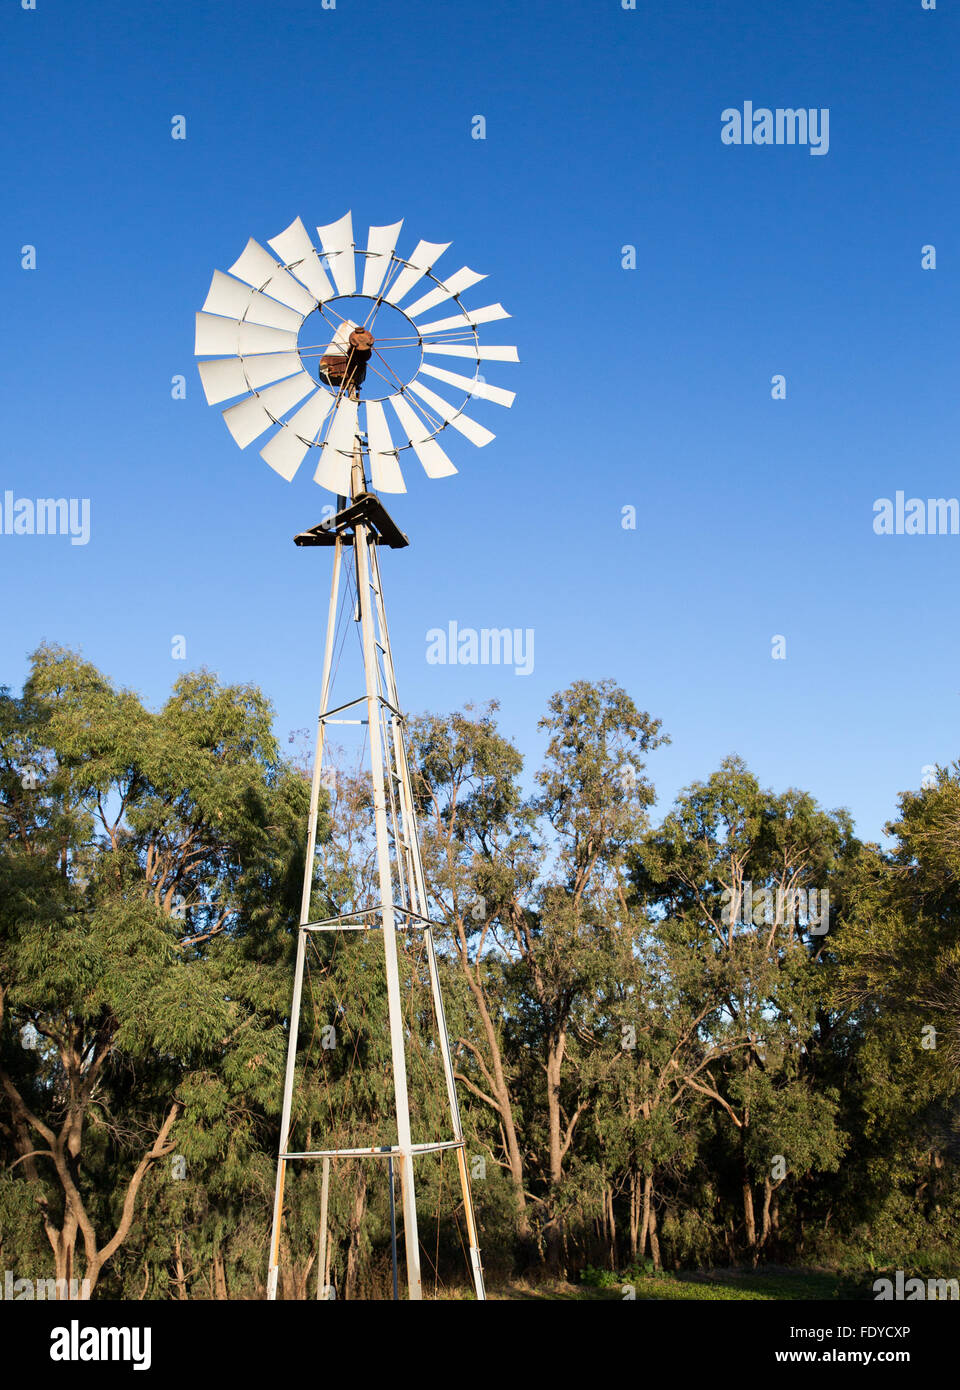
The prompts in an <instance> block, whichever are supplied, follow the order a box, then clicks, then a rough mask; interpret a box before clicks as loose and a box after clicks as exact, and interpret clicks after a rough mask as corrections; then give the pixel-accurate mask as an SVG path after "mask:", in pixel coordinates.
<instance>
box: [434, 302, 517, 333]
mask: <svg viewBox="0 0 960 1390" xmlns="http://www.w3.org/2000/svg"><path fill="white" fill-rule="evenodd" d="M510 317H511V315H510V314H508V313H507V311H506V309H505V308H504V307H503V305H502V304H488V305H486V307H485V308H483V309H470V310H469V311H468V312H467V313H464V314H454V315H453V316H452V317H451V318H448V319H437V321H436V322H435V323H421V324H418V325H417V331H418V332H419V334H420V336H421V338H426V337H427V336H428V334H430V333H442V332H444V331H445V330H446V329H447V328H470V327H471V326H472V325H473V324H475V323H492V322H493V320H494V319H508V318H510Z"/></svg>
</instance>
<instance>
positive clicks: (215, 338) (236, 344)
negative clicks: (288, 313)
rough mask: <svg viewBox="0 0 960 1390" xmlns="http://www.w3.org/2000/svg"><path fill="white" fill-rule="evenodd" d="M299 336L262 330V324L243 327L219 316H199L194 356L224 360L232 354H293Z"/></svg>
mask: <svg viewBox="0 0 960 1390" xmlns="http://www.w3.org/2000/svg"><path fill="white" fill-rule="evenodd" d="M296 346H297V335H296V333H288V332H287V331H286V330H285V329H282V328H262V327H261V326H260V324H258V323H239V322H238V321H237V320H236V319H225V318H220V316H219V315H218V314H202V313H201V314H197V337H196V343H195V345H194V352H195V353H196V355H197V356H198V357H223V356H226V355H227V354H228V353H234V354H235V355H241V356H242V355H244V354H246V353H248V352H293V351H295V350H296Z"/></svg>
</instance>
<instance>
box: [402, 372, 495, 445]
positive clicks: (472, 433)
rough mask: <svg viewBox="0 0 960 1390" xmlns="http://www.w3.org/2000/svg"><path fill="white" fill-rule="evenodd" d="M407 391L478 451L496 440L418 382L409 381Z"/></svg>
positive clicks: (488, 431) (493, 435) (480, 426)
mask: <svg viewBox="0 0 960 1390" xmlns="http://www.w3.org/2000/svg"><path fill="white" fill-rule="evenodd" d="M408 389H409V390H410V391H414V392H415V393H416V394H417V395H418V396H419V397H420V399H421V400H422V401H425V402H426V403H427V405H428V406H429V407H430V409H431V410H434V411H436V413H437V414H438V415H439V416H440V418H441V419H442V420H445V421H446V422H447V424H448V425H452V426H453V428H454V429H455V430H459V431H460V433H461V434H463V435H466V437H467V439H469V440H470V441H471V443H473V444H476V446H477V448H478V449H482V448H483V446H484V444H489V443H490V441H491V439H496V437H497V436H496V435H495V434H492V433H491V432H490V430H488V429H484V427H483V425H478V424H477V422H476V420H471V419H470V417H469V415H464V414H462V413H461V412H460V411H459V410H457V409H456V408H455V407H454V406H452V405H450V404H449V402H448V401H445V400H443V398H442V397H441V396H438V395H436V394H435V392H433V391H431V390H430V389H429V387H427V386H421V384H420V382H419V381H411V383H410V386H409V388H408Z"/></svg>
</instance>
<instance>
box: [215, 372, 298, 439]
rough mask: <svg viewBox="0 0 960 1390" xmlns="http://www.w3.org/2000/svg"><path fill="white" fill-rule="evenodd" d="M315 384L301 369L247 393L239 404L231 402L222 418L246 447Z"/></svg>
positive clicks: (234, 435)
mask: <svg viewBox="0 0 960 1390" xmlns="http://www.w3.org/2000/svg"><path fill="white" fill-rule="evenodd" d="M316 385H317V383H316V382H315V381H314V379H313V377H312V376H311V375H310V373H309V372H300V373H298V375H297V376H292V377H290V379H289V381H278V382H277V384H276V386H268V387H267V389H266V390H265V391H261V392H260V394H259V395H258V396H248V397H247V399H246V400H245V401H241V402H240V404H239V405H231V406H230V407H229V409H227V410H225V411H224V412H223V418H224V420H226V422H227V429H228V430H229V431H230V433H231V434H232V435H233V437H234V439H235V440H236V441H237V443H238V444H239V445H240V448H241V449H245V448H246V447H247V445H248V444H252V443H253V441H254V440H255V439H256V438H257V437H258V436H259V435H261V434H263V432H264V430H268V429H269V428H270V426H271V425H275V424H276V423H277V421H278V420H279V418H280V416H281V415H285V414H286V412H287V411H288V410H289V409H290V407H291V406H292V405H296V403H297V401H302V400H303V398H304V396H305V395H306V394H307V392H308V391H312V390H314V389H315V388H316Z"/></svg>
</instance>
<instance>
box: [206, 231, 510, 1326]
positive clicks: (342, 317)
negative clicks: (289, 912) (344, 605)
mask: <svg viewBox="0 0 960 1390" xmlns="http://www.w3.org/2000/svg"><path fill="white" fill-rule="evenodd" d="M402 225H403V224H402V222H396V223H394V224H392V225H390V226H386V227H371V228H370V231H369V235H368V238H367V245H366V248H365V249H361V248H359V247H357V246H356V244H355V242H354V236H353V220H352V215H351V213H349V212H348V213H346V214H345V216H343V217H342V218H340V220H339V221H337V222H333V223H330V224H329V225H328V226H323V227H318V228H317V234H318V236H319V239H320V251H319V252H318V249H317V247H316V245H315V244H314V242H313V240H312V239H311V237H310V235H309V233H308V232H307V230H306V228H305V227H304V225H303V222H302V221H301V220H300V219H299V218H298V219H297V220H296V221H295V222H293V223H291V225H290V226H289V227H288V228H287V229H286V231H284V232H281V233H280V234H279V236H276V237H274V238H272V239H271V240H270V241H269V242H268V245H269V246H270V247H271V248H272V251H273V253H274V254H271V253H270V251H267V250H266V249H265V248H264V247H263V246H261V245H259V243H257V242H256V241H254V240H250V241H248V242H247V245H246V247H245V249H244V251H243V253H242V254H241V256H240V257H239V259H238V260H237V261H236V262H235V263H234V264H233V265H232V266H231V267H230V269H229V272H228V273H227V274H224V273H222V272H220V271H215V272H214V275H213V281H212V283H211V286H210V291H209V294H208V295H207V298H206V301H205V303H204V305H203V309H202V311H201V312H200V313H198V314H197V327H196V354H197V356H198V357H202V358H204V359H205V360H204V361H202V362H200V363H199V371H200V376H201V379H202V381H203V387H204V392H205V394H206V397H207V401H208V402H209V403H210V404H212V405H213V404H218V405H222V404H223V402H226V401H229V402H231V404H229V405H227V406H226V407H225V408H224V410H223V418H224V420H225V421H226V424H227V428H228V429H229V430H230V433H231V434H232V435H233V437H234V439H235V440H236V442H237V443H238V444H239V445H240V447H241V448H246V447H247V446H248V445H250V444H252V443H253V442H254V441H255V440H258V439H261V438H262V436H264V435H265V434H267V432H268V431H272V433H270V436H269V438H268V439H267V440H266V442H265V443H264V444H263V446H262V448H261V449H260V454H261V457H262V458H263V459H264V460H265V461H266V462H267V463H268V464H269V465H270V467H271V468H272V469H274V470H275V471H276V472H277V473H279V474H280V475H281V477H283V478H285V479H287V480H288V481H289V480H291V479H292V478H293V477H294V475H295V474H296V473H297V472H298V470H299V469H300V468H301V466H302V464H303V462H304V460H305V459H306V458H307V456H308V454H310V455H312V460H313V459H315V467H314V472H313V478H314V481H315V482H317V483H319V484H320V485H321V486H322V487H324V488H326V489H328V490H329V491H330V492H332V493H334V494H336V496H337V509H336V512H335V514H334V515H333V516H332V517H330V518H329V519H327V520H325V521H323V522H321V523H320V524H319V525H317V526H314V527H312V528H310V529H309V530H307V531H304V532H302V533H301V534H300V535H298V536H296V537H295V541H296V543H297V544H298V545H303V546H316V545H327V546H332V547H333V567H332V579H331V590H330V604H329V610H328V622H327V632H326V640H325V644H324V657H323V674H322V678H321V688H320V712H319V716H318V721H317V735H316V745H315V751H314V759H313V775H312V780H311V796H310V821H309V829H308V836H307V856H306V865H305V869H304V881H303V892H302V899H301V910H300V921H299V930H298V933H297V953H296V966H295V973H294V988H293V1003H292V1008H291V1015H290V1030H289V1036H288V1044H287V1061H286V1072H285V1078H284V1092H283V1107H282V1114H281V1133H280V1148H279V1154H278V1160H277V1175H276V1189H275V1196H274V1211H273V1229H272V1233H271V1240H270V1255H269V1274H268V1286H267V1287H268V1297H269V1298H271V1299H273V1298H275V1297H276V1293H277V1279H278V1270H279V1252H280V1235H281V1228H282V1222H283V1211H284V1190H285V1179H286V1172H287V1166H288V1164H290V1163H292V1162H299V1161H305V1162H309V1161H315V1160H317V1159H320V1160H322V1163H323V1197H322V1207H321V1210H322V1216H321V1250H320V1256H319V1264H318V1267H319V1269H320V1271H321V1275H322V1272H323V1269H324V1264H325V1258H324V1256H325V1247H326V1241H327V1234H326V1212H327V1193H328V1182H329V1173H330V1160H331V1159H340V1158H350V1159H354V1158H356V1159H358V1160H360V1161H373V1162H376V1161H378V1160H384V1159H386V1161H387V1163H388V1166H389V1169H390V1172H391V1184H390V1196H391V1214H392V1212H393V1182H392V1173H393V1169H394V1165H396V1167H397V1169H398V1171H399V1175H400V1183H401V1204H402V1212H403V1236H404V1249H405V1257H406V1274H407V1290H408V1296H409V1297H410V1298H411V1299H419V1298H421V1297H422V1290H421V1273H420V1246H419V1237H418V1229H417V1207H416V1195H415V1183H414V1159H415V1158H416V1157H417V1156H419V1155H421V1154H426V1153H432V1152H441V1153H442V1151H444V1150H448V1149H449V1150H453V1151H454V1152H455V1154H456V1159H457V1167H458V1172H459V1179H460V1189H461V1193H462V1199H463V1211H464V1217H465V1224H466V1228H467V1237H468V1243H469V1252H470V1262H471V1269H472V1276H473V1282H474V1287H475V1290H476V1294H477V1297H478V1298H480V1299H482V1298H484V1296H485V1295H484V1285H483V1270H482V1266H481V1261H480V1250H479V1244H478V1237H477V1227H476V1220H475V1217H474V1209H473V1200H472V1196H471V1191H470V1180H469V1174H468V1168H467V1155H466V1149H465V1141H464V1136H463V1128H462V1124H461V1120H460V1111H459V1105H458V1101H457V1090H456V1083H455V1079H454V1068H453V1060H452V1055H451V1051H450V1041H449V1037H448V1034H447V1027H446V1021H445V1017H444V1009H443V998H442V995H441V990H440V976H439V970H438V965H437V953H436V947H435V943H434V938H433V929H432V924H431V921H430V918H429V915H428V900H427V891H426V886H425V880H424V871H423V863H422V859H421V853H420V841H419V835H418V830H417V818H416V809H415V804H414V797H413V790H412V785H411V779H410V770H409V765H408V761H407V749H406V737H405V720H404V716H403V714H402V712H401V705H400V701H399V696H398V693H397V685H396V675H395V670H394V662H393V653H392V648H391V645H390V637H389V631H388V628H387V623H386V611H385V606H384V599H383V588H382V584H381V579H380V564H379V550H380V548H381V547H382V546H383V545H387V546H389V547H391V548H394V549H400V548H402V547H404V546H406V545H407V544H408V541H407V538H406V536H405V535H404V534H403V533H402V532H401V531H400V530H399V528H398V527H397V526H396V524H395V523H394V522H393V520H392V519H391V517H390V516H389V514H388V512H387V510H386V508H385V507H384V505H383V503H382V502H381V500H380V498H379V496H378V493H381V492H385V493H400V492H405V491H406V484H405V481H404V476H403V471H402V469H401V462H400V460H401V456H402V455H403V454H404V453H405V452H406V451H408V450H409V451H410V453H412V455H414V456H415V457H416V459H417V460H418V461H419V463H420V464H421V465H422V467H423V470H424V472H425V473H426V475H427V477H429V478H442V477H447V476H449V475H451V474H453V473H455V472H456V471H457V470H456V468H455V467H454V465H453V463H452V462H451V460H450V458H449V457H448V456H447V454H446V453H445V451H444V450H443V448H441V446H440V444H439V443H438V442H437V436H438V435H439V434H440V433H441V432H442V431H443V430H445V429H446V428H447V427H448V426H449V427H452V429H453V430H455V431H457V432H459V433H460V434H461V435H463V436H465V437H466V438H467V439H469V440H470V441H471V442H472V443H473V444H475V445H477V446H483V445H486V444H488V443H489V442H490V441H491V440H492V439H493V438H494V436H493V434H492V433H491V432H490V431H489V430H488V429H486V428H485V427H484V426H483V425H481V424H479V423H478V422H477V421H475V420H473V419H472V418H471V417H470V416H468V415H467V414H466V413H465V408H466V406H467V404H468V403H469V401H470V400H471V399H473V398H477V399H480V400H485V401H492V402H495V403H496V404H499V405H503V406H510V405H512V403H513V399H514V394H513V392H511V391H507V390H504V389H503V388H501V387H497V386H492V385H490V384H488V383H487V381H486V380H485V378H484V377H483V375H482V374H481V367H482V365H483V364H484V363H485V362H516V361H518V357H517V350H516V348H514V347H504V346H490V345H486V344H481V342H480V337H479V332H478V330H479V328H480V326H481V325H483V324H486V323H492V322H495V321H496V320H499V319H505V318H509V317H510V316H509V314H508V313H507V312H506V310H505V309H504V308H503V306H502V305H500V304H488V305H485V306H483V307H481V308H477V309H467V308H465V307H464V305H463V304H462V303H461V299H460V296H461V294H463V293H464V292H465V291H467V290H469V289H472V288H473V286H475V285H477V284H478V283H479V282H480V281H481V280H483V279H485V278H486V277H485V276H483V275H480V274H478V273H477V272H476V271H474V270H471V269H470V268H469V267H468V266H463V267H461V268H460V269H459V270H456V271H454V272H453V274H451V275H449V276H448V277H447V278H446V279H440V278H438V276H437V275H435V274H434V266H435V264H436V262H437V260H438V259H439V258H440V256H441V255H443V254H444V252H446V251H447V250H448V249H449V246H450V243H449V242H447V243H436V242H428V241H420V242H418V243H417V245H416V247H415V248H414V250H413V252H412V253H411V255H410V256H409V258H407V259H404V258H403V257H401V256H400V255H398V253H397V250H396V246H397V241H398V238H399V234H400V230H401V227H402ZM358 262H359V266H358ZM358 268H359V269H360V270H361V271H362V275H361V277H360V280H359V287H358V276H357V272H358ZM425 286H426V287H425ZM441 305H443V306H445V307H444V309H442V310H440V309H439V306H441ZM438 311H439V313H440V317H435V315H436V313H437V312H438ZM444 362H446V363H447V364H449V365H443V364H444ZM452 366H460V367H461V370H460V371H455V370H452V369H451V368H452ZM468 370H470V371H472V375H465V374H464V373H465V372H466V371H468ZM424 378H427V380H425V379H424ZM428 382H429V384H428ZM439 387H444V388H446V390H447V392H448V393H449V389H450V388H453V389H454V391H455V393H456V399H455V400H454V401H450V400H448V399H447V395H441V394H439V391H438V389H436V388H439ZM461 397H462V399H461ZM386 406H389V410H390V416H389V417H388V414H387V411H386V409H385V407H386ZM361 412H362V413H361ZM394 431H399V433H398V435H396V436H395V434H394ZM407 457H408V458H409V457H410V454H407ZM351 551H352V559H353V567H354V575H355V582H356V610H355V620H356V621H357V622H358V623H359V627H360V636H361V643H360V645H361V649H362V658H363V671H364V693H363V694H362V695H358V696H357V697H356V698H355V699H352V700H350V701H348V702H345V703H341V704H338V705H336V706H334V707H331V706H330V698H331V675H332V670H333V659H334V636H335V631H336V622H337V614H338V609H339V604H340V598H341V581H342V578H343V571H344V562H345V558H347V557H348V556H349V554H350V552H351ZM358 707H360V708H361V709H363V710H365V713H366V718H365V719H363V720H356V719H346V718H345V717H344V716H345V715H346V714H348V713H350V712H351V711H356V710H357V708H358ZM329 723H335V724H342V723H354V724H364V725H365V726H366V730H367V734H368V738H367V745H368V749H369V771H370V776H371V784H372V792H373V816H374V831H375V842H376V865H377V870H376V872H377V881H378V895H379V901H378V903H377V905H376V907H374V908H365V909H363V910H360V911H355V912H351V913H346V914H343V915H341V916H339V917H334V918H330V919H327V920H324V921H316V922H315V921H311V920H310V905H311V895H312V889H313V886H314V876H315V854H316V823H317V811H318V806H319V798H320V788H321V782H322V766H323V757H324V745H325V738H326V732H327V725H328V724H329ZM377 930H379V932H380V935H381V938H382V943H383V953H384V963H385V976H386V989H387V1005H388V1020H389V1033H390V1054H391V1068H392V1083H393V1095H394V1115H393V1116H392V1117H391V1121H392V1127H393V1128H394V1129H395V1133H396V1143H395V1144H394V1143H389V1144H378V1145H375V1146H369V1147H354V1148H342V1147H341V1148H328V1149H324V1148H320V1149H312V1148H311V1149H308V1150H303V1151H300V1152H291V1151H290V1149H289V1142H290V1134H291V1111H292V1105H293V1093H294V1084H295V1075H296V1064H297V1049H298V1034H299V1026H300V1013H301V1005H302V993H303V984H304V969H305V959H306V949H307V939H308V937H309V936H310V934H311V933H314V932H337V933H340V932H358V931H359V932H363V933H369V932H374V931H377ZM411 932H414V933H416V932H419V933H420V934H421V940H422V944H423V948H424V950H425V955H426V962H427V967H428V974H429V992H430V998H431V1001H432V1011H433V1019H434V1025H435V1029H436V1038H437V1042H438V1045H439V1052H440V1056H441V1059H442V1072H443V1088H444V1090H445V1099H446V1108H447V1112H448V1114H449V1122H450V1136H449V1138H445V1139H435V1140H429V1141H424V1142H415V1141H414V1138H413V1135H412V1133H411V1120H410V1106H409V1098H408V1088H407V1059H406V1055H405V1026H404V1016H403V1013H402V1007H401V995H400V978H399V968H398V951H397V940H398V933H411ZM394 1287H395V1289H396V1265H395V1273H394Z"/></svg>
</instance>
